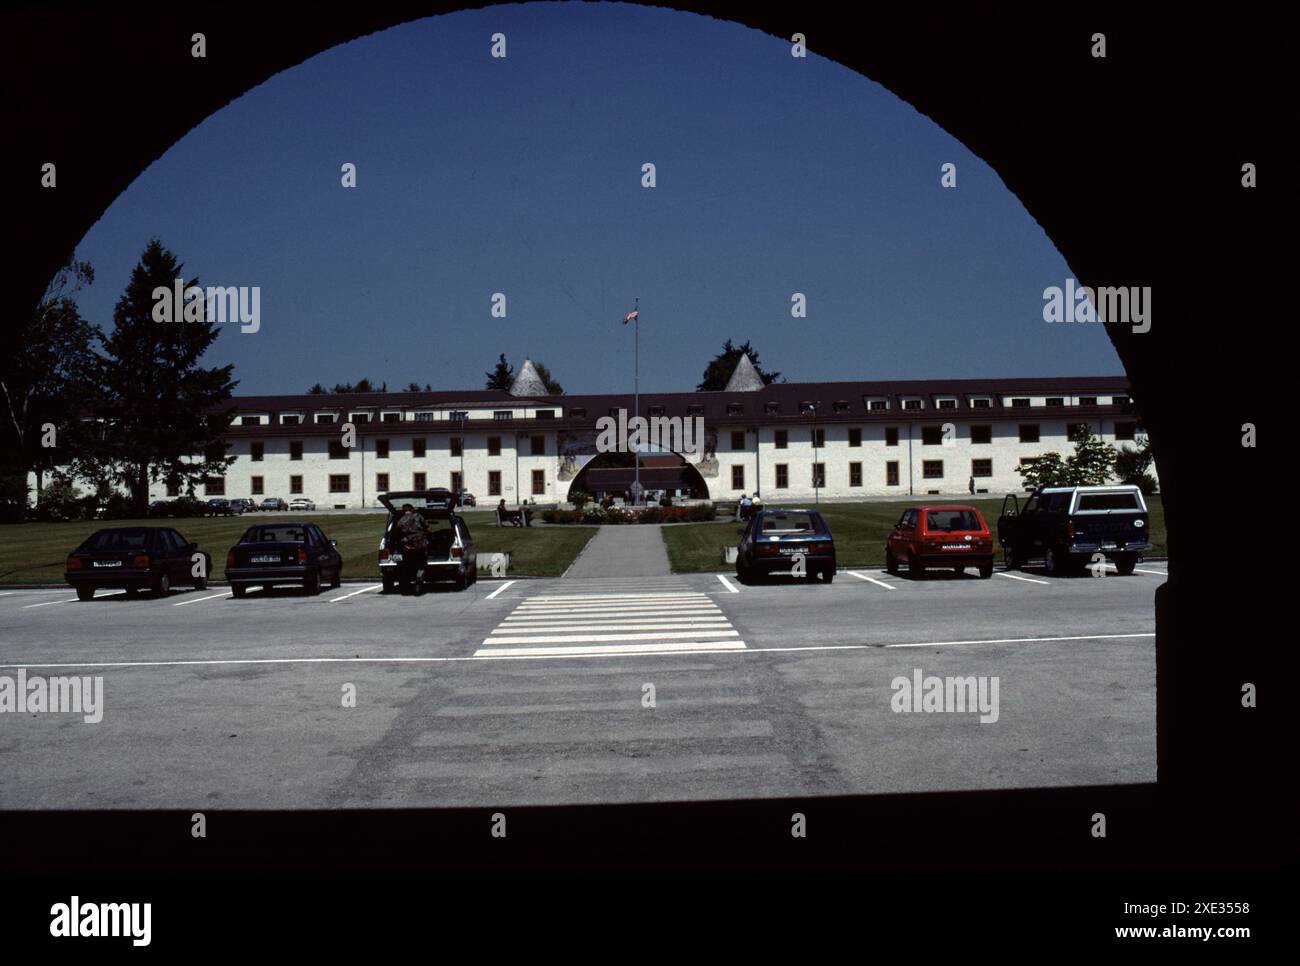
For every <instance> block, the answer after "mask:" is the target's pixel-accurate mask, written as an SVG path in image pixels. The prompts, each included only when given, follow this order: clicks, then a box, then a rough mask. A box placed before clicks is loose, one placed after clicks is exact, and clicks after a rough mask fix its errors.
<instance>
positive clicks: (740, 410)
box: [727, 403, 745, 416]
mask: <svg viewBox="0 0 1300 966" xmlns="http://www.w3.org/2000/svg"><path fill="white" fill-rule="evenodd" d="M727 415H728V416H743V415H745V406H744V404H743V403H727Z"/></svg>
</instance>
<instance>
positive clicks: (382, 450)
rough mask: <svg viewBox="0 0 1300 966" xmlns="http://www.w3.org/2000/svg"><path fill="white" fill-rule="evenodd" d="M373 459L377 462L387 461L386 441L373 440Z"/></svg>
mask: <svg viewBox="0 0 1300 966" xmlns="http://www.w3.org/2000/svg"><path fill="white" fill-rule="evenodd" d="M375 459H378V460H386V459H388V440H386V439H377V440H375Z"/></svg>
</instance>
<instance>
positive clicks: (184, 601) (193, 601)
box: [172, 591, 235, 607]
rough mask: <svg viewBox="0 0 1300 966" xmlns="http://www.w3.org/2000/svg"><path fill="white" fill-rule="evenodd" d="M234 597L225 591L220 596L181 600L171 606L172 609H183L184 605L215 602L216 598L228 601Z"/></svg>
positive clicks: (213, 595)
mask: <svg viewBox="0 0 1300 966" xmlns="http://www.w3.org/2000/svg"><path fill="white" fill-rule="evenodd" d="M234 596H235V595H234V594H231V593H227V592H225V591H222V592H221V593H220V594H210V595H208V596H207V597H194V598H191V599H190V600H182V601H179V602H177V603H175V604H172V606H173V607H184V606H185V605H186V604H197V603H199V602H201V601H205V600H216V599H217V598H218V597H225V598H227V599H229V598H232V597H234Z"/></svg>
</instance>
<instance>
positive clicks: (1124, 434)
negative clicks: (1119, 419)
mask: <svg viewBox="0 0 1300 966" xmlns="http://www.w3.org/2000/svg"><path fill="white" fill-rule="evenodd" d="M1136 434H1137V423H1116V424H1115V438H1116V439H1117V440H1121V439H1126V440H1132V439H1133V437H1134V436H1135V435H1136Z"/></svg>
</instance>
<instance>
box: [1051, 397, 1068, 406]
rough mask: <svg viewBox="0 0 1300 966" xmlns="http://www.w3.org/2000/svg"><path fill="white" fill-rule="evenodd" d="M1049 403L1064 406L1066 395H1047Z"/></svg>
mask: <svg viewBox="0 0 1300 966" xmlns="http://www.w3.org/2000/svg"><path fill="white" fill-rule="evenodd" d="M1047 405H1049V406H1064V405H1065V399H1064V397H1062V396H1048V397H1047Z"/></svg>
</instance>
